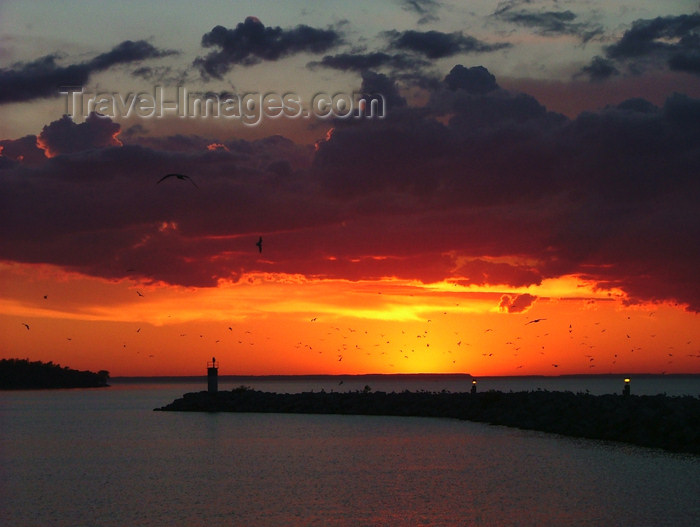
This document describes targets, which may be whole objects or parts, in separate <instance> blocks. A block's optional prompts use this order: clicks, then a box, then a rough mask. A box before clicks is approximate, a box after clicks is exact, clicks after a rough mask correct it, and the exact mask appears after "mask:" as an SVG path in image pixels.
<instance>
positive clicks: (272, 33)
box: [194, 16, 341, 79]
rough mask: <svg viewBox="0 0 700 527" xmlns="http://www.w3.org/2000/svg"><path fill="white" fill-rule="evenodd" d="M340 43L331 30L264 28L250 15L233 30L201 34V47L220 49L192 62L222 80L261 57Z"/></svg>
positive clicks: (216, 29)
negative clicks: (239, 66)
mask: <svg viewBox="0 0 700 527" xmlns="http://www.w3.org/2000/svg"><path fill="white" fill-rule="evenodd" d="M340 42H341V37H340V34H339V33H338V32H337V31H336V30H334V29H317V28H313V27H309V26H306V25H298V26H296V27H294V28H290V29H282V28H280V27H270V26H267V27H265V26H264V25H263V23H262V22H260V20H258V19H257V18H255V17H252V16H249V17H247V18H246V19H245V21H244V22H242V23H239V24H238V25H237V26H236V27H235V29H227V28H225V27H223V26H216V27H214V28H213V29H212V30H211V31H210V32H208V33H205V34H204V36H202V46H203V47H205V48H212V47H213V48H219V49H218V50H216V51H212V52H210V53H209V54H208V55H206V56H205V57H198V58H197V59H196V60H195V61H194V65H195V66H196V67H197V68H199V70H200V72H201V74H202V75H203V76H205V77H213V78H216V79H221V78H222V77H223V75H224V74H226V73H227V72H228V71H229V70H231V68H232V67H233V66H234V65H242V66H251V65H253V64H257V63H259V62H261V61H263V60H269V61H275V60H279V59H281V58H283V57H287V56H289V55H294V54H296V53H302V52H309V53H323V52H325V51H327V50H329V49H331V48H333V47H335V46H337V45H338V44H339V43H340Z"/></svg>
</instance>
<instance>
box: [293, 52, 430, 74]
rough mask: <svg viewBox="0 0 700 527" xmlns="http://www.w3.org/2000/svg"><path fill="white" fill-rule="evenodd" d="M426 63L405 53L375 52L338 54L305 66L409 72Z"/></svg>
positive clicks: (312, 67)
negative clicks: (389, 69) (386, 68)
mask: <svg viewBox="0 0 700 527" xmlns="http://www.w3.org/2000/svg"><path fill="white" fill-rule="evenodd" d="M427 64H428V62H427V61H422V60H420V59H418V60H417V59H416V57H414V56H411V55H408V54H405V53H393V54H389V53H384V52H382V51H375V52H371V53H338V54H336V55H326V56H324V57H323V58H322V59H321V60H320V61H313V62H309V63H308V64H307V66H308V67H309V68H311V69H314V68H317V67H319V66H320V67H325V68H333V69H336V70H342V71H367V70H377V69H380V68H385V67H388V68H391V69H392V70H409V69H415V68H416V67H420V66H425V65H427Z"/></svg>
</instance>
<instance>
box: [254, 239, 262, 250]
mask: <svg viewBox="0 0 700 527" xmlns="http://www.w3.org/2000/svg"><path fill="white" fill-rule="evenodd" d="M255 245H257V246H258V252H260V253H261V252H262V236H260V238H258V241H257V242H256V243H255Z"/></svg>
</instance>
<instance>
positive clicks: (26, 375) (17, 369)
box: [0, 359, 109, 390]
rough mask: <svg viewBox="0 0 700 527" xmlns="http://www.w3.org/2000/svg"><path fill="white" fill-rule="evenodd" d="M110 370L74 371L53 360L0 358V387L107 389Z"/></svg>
mask: <svg viewBox="0 0 700 527" xmlns="http://www.w3.org/2000/svg"><path fill="white" fill-rule="evenodd" d="M108 380H109V372H108V371H106V370H101V371H99V372H97V373H95V372H92V371H81V370H74V369H71V368H69V367H67V366H61V365H60V364H54V363H53V362H41V361H30V360H29V359H1V360H0V390H60V389H66V388H106V387H108V386H109V384H107V381H108Z"/></svg>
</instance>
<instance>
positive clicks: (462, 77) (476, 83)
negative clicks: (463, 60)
mask: <svg viewBox="0 0 700 527" xmlns="http://www.w3.org/2000/svg"><path fill="white" fill-rule="evenodd" d="M444 82H445V84H446V85H447V87H448V88H449V89H451V90H453V91H454V90H464V91H466V92H468V93H487V92H490V91H493V90H497V89H498V83H496V77H495V76H494V75H492V74H491V73H489V71H488V70H487V69H486V68H484V67H483V66H473V67H471V68H465V67H464V66H462V65H461V64H457V65H456V66H455V67H454V68H452V69H451V70H450V73H448V74H447V76H446V77H445V80H444Z"/></svg>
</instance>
